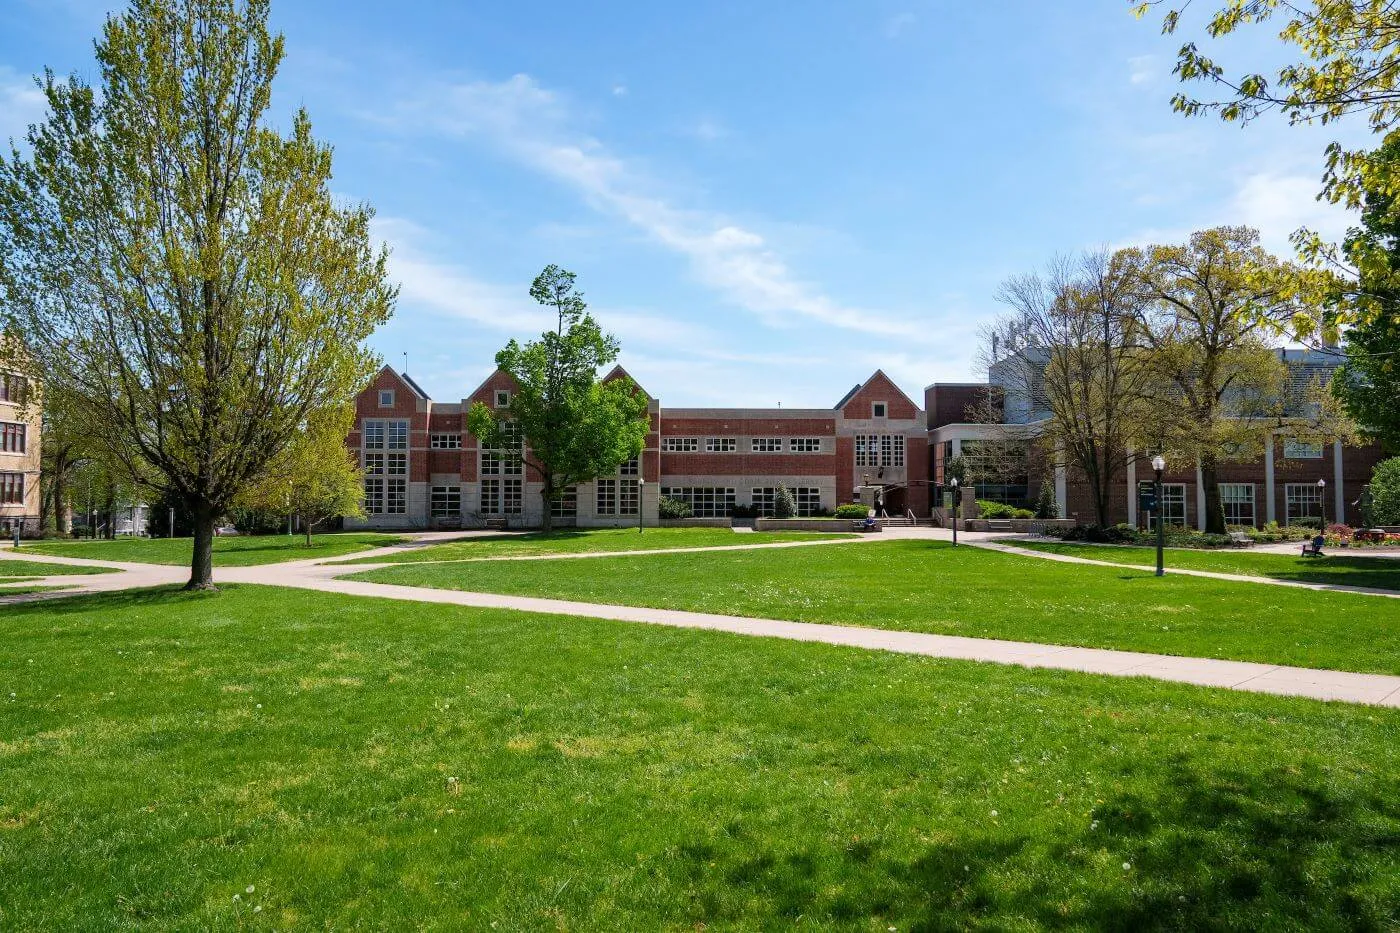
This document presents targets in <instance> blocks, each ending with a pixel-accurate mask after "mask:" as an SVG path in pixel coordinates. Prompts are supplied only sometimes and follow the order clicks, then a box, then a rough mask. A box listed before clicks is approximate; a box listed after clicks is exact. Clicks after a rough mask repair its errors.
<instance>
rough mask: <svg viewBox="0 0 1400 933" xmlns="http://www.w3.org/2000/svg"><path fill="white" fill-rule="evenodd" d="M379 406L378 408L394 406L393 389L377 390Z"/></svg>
mask: <svg viewBox="0 0 1400 933" xmlns="http://www.w3.org/2000/svg"><path fill="white" fill-rule="evenodd" d="M379 407H380V408H393V407H394V390H393V389H380V390H379Z"/></svg>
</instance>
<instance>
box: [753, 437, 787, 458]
mask: <svg viewBox="0 0 1400 933" xmlns="http://www.w3.org/2000/svg"><path fill="white" fill-rule="evenodd" d="M749 449H750V450H751V451H753V452H754V453H756V454H775V453H777V452H778V451H780V450H782V449H783V439H782V438H781V437H755V438H754V439H753V440H751V441H749Z"/></svg>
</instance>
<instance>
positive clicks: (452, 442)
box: [428, 434, 462, 450]
mask: <svg viewBox="0 0 1400 933" xmlns="http://www.w3.org/2000/svg"><path fill="white" fill-rule="evenodd" d="M428 446H429V447H431V448H432V449H433V450H461V449H462V435H460V434H433V435H431V436H430V437H429V439H428Z"/></svg>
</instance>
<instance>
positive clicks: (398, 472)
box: [364, 421, 408, 515]
mask: <svg viewBox="0 0 1400 933" xmlns="http://www.w3.org/2000/svg"><path fill="white" fill-rule="evenodd" d="M394 423H395V422H392V421H391V422H389V424H394ZM398 423H399V424H406V423H407V422H398ZM372 426H375V427H378V428H381V429H382V428H383V426H384V422H373V421H367V422H365V447H366V448H367V449H366V450H365V453H364V467H365V511H366V512H368V513H369V514H371V515H402V514H404V513H405V512H407V511H408V454H406V453H382V452H381V451H382V449H383V446H384V435H383V433H374V434H372V432H371V430H370V428H371V427H372ZM372 436H373V438H374V440H375V441H376V444H374V445H372V444H371V437H372ZM372 446H377V447H378V448H379V449H378V450H371V449H368V448H370V447H372Z"/></svg>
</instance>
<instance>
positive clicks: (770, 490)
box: [749, 486, 778, 518]
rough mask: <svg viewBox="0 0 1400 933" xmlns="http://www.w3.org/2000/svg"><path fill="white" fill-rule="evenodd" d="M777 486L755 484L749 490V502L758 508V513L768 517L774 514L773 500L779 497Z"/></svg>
mask: <svg viewBox="0 0 1400 933" xmlns="http://www.w3.org/2000/svg"><path fill="white" fill-rule="evenodd" d="M777 492H778V490H777V487H775V486H755V487H754V488H753V489H751V490H749V503H750V504H751V505H752V506H753V507H754V508H755V509H758V514H759V515H761V516H763V517H764V518H768V517H770V516H771V515H772V514H773V502H774V500H775V499H776V498H777Z"/></svg>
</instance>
